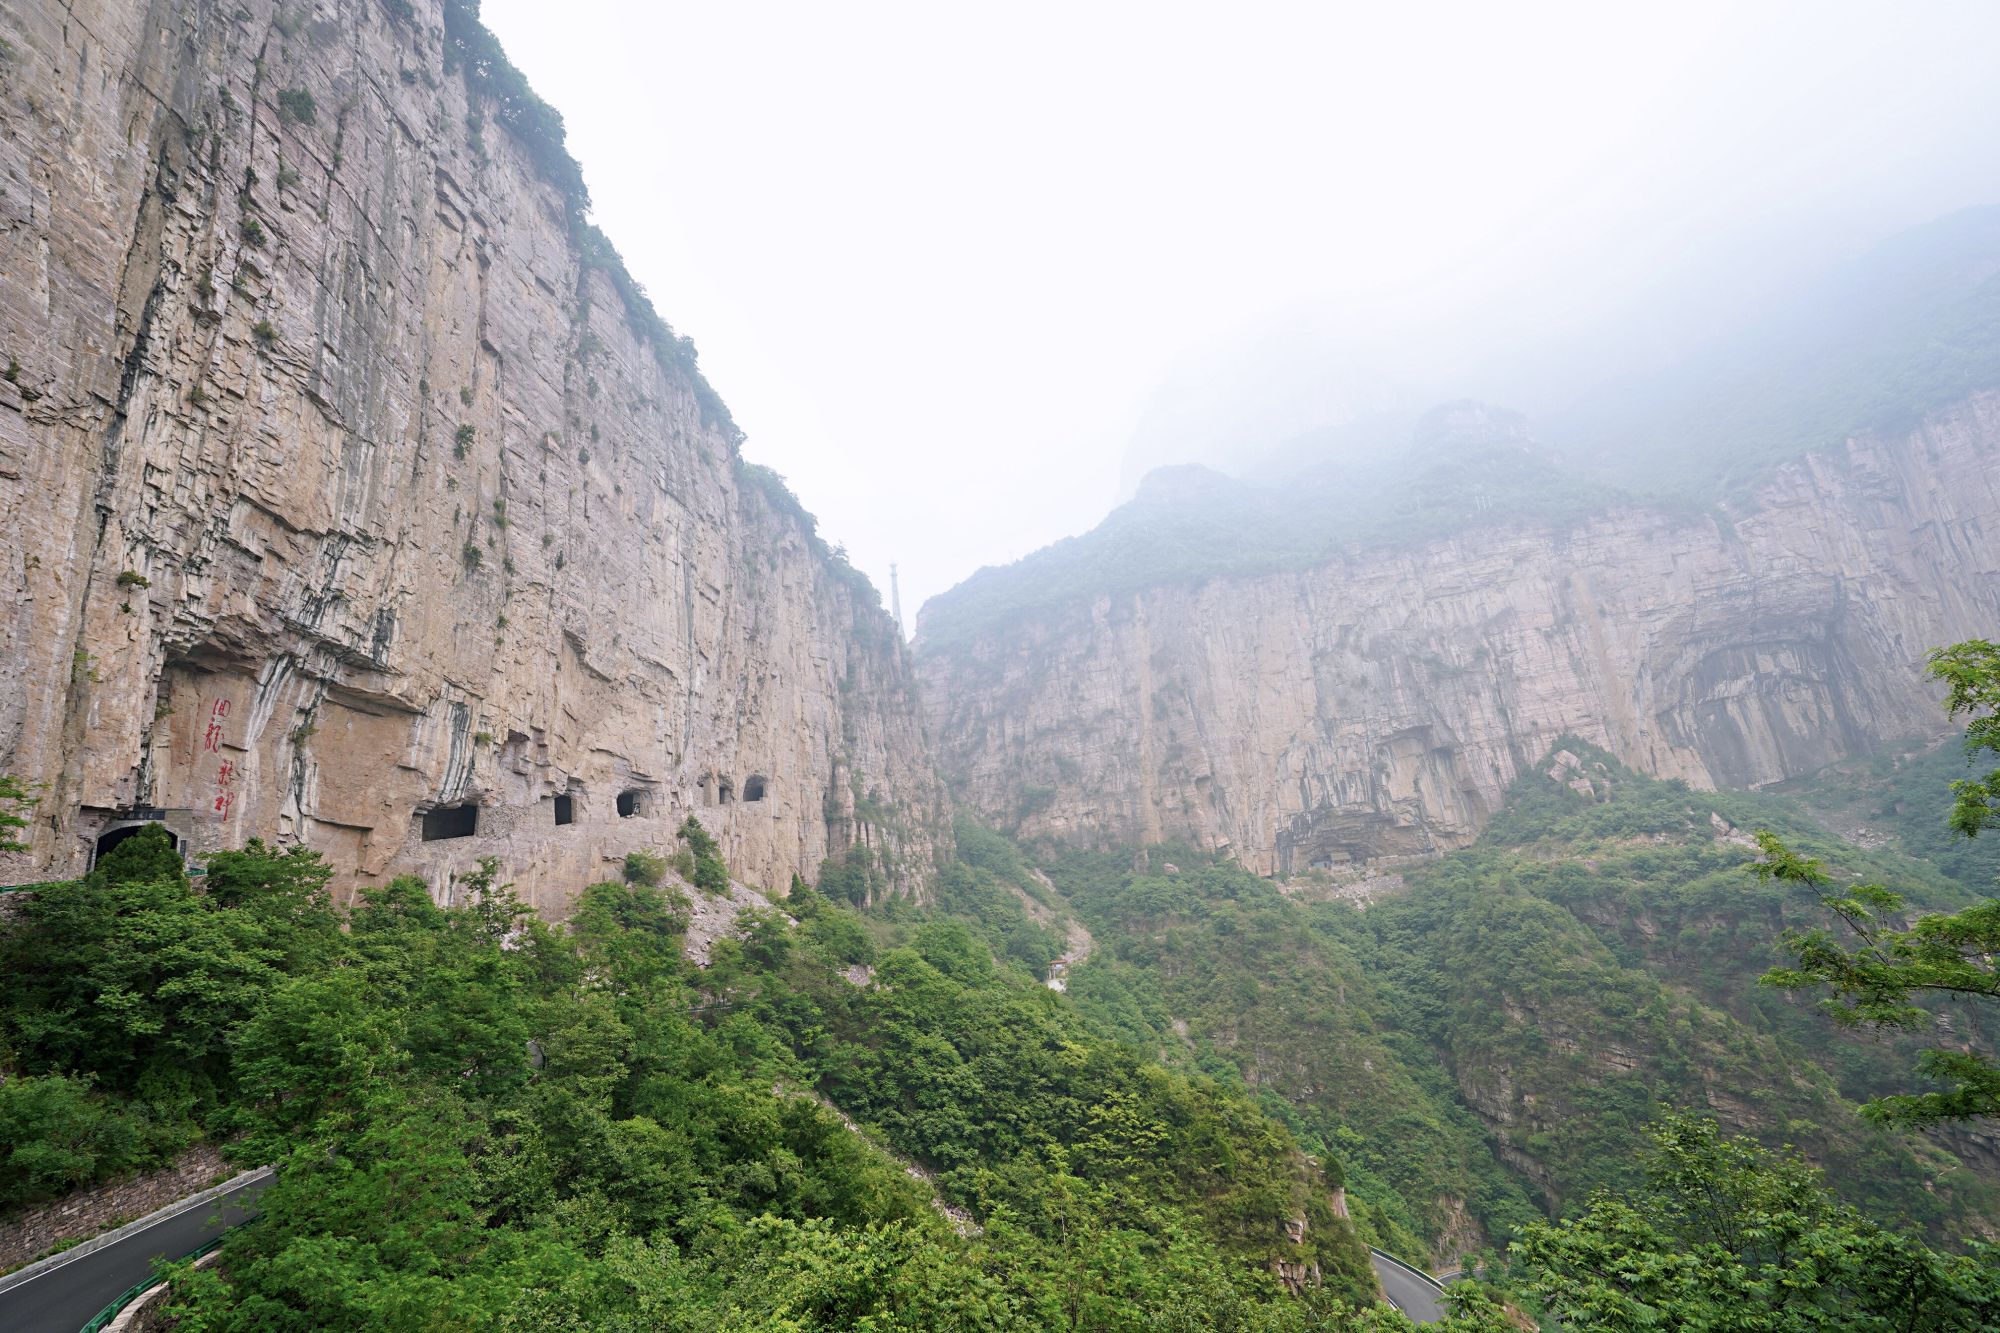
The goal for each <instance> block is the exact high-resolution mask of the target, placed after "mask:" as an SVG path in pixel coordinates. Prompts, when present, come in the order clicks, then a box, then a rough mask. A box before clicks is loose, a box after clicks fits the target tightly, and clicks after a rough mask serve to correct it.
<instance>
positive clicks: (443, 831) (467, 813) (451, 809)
mask: <svg viewBox="0 0 2000 1333" xmlns="http://www.w3.org/2000/svg"><path fill="white" fill-rule="evenodd" d="M477 832H479V807H478V806H476V805H446V806H440V807H438V808H437V809H435V810H426V811H424V813H423V835H424V841H425V842H443V841H445V840H446V839H448V838H469V837H471V836H472V835H473V834H475V833H477Z"/></svg>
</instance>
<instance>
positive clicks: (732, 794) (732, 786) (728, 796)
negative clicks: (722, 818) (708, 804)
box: [715, 778, 736, 805]
mask: <svg viewBox="0 0 2000 1333" xmlns="http://www.w3.org/2000/svg"><path fill="white" fill-rule="evenodd" d="M735 799H736V782H735V780H734V779H732V778H717V779H716V780H715V800H716V804H718V805H728V804H729V803H730V802H731V801H733V800H735Z"/></svg>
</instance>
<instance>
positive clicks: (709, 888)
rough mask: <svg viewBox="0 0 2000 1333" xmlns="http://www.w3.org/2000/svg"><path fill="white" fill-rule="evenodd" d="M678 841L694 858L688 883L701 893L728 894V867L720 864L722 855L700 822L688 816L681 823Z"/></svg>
mask: <svg viewBox="0 0 2000 1333" xmlns="http://www.w3.org/2000/svg"><path fill="white" fill-rule="evenodd" d="M680 839H681V841H682V842H684V843H686V844H687V850H688V855H689V856H691V857H693V858H694V870H693V873H692V874H691V875H689V876H688V882H689V883H690V884H693V885H694V886H695V887H696V888H697V889H700V890H701V891H702V892H703V893H727V892H729V867H728V866H726V865H724V864H723V863H722V854H721V852H720V850H719V849H718V847H717V844H716V841H715V839H714V838H713V837H712V836H710V834H709V832H708V830H707V829H705V828H703V827H702V826H701V821H700V820H699V819H696V818H695V817H694V816H693V815H689V816H688V817H687V818H686V819H685V820H683V821H682V822H681V827H680Z"/></svg>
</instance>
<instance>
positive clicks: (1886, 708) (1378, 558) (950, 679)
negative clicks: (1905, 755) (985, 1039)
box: [919, 395, 2000, 873]
mask: <svg viewBox="0 0 2000 1333" xmlns="http://www.w3.org/2000/svg"><path fill="white" fill-rule="evenodd" d="M1996 536H2000V395H1984V396H1980V397H1977V398H1974V399H1972V400H1969V401H1967V402H1965V403H1963V404H1961V405H1960V406H1958V407H1957V408H1955V409H1953V410H1951V411H1948V412H1944V413H1941V414H1938V415H1935V416H1933V417H1932V418H1931V419H1929V420H1928V421H1926V422H1925V423H1924V424H1923V425H1922V426H1921V427H1920V428H1919V429H1917V430H1915V431H1913V432H1912V433H1910V434H1908V435H1907V436H1904V437H1900V438H1882V439H1878V438H1861V439H1856V440H1853V441H1850V442H1849V443H1848V444H1847V445H1846V446H1844V447H1842V448H1839V449H1836V450H1831V451H1828V452H1826V453H1823V454H1820V455H1816V456H1812V457H1809V458H1805V459H1802V460H1800V461H1798V462H1796V463H1793V464H1790V465H1787V466H1785V467H1783V468H1781V469H1779V470H1778V471H1777V472H1776V473H1775V474H1774V475H1773V476H1772V477H1771V478H1770V479H1769V480H1768V481H1767V482H1766V483H1765V484H1764V485H1763V486H1762V487H1761V489H1760V490H1759V492H1758V494H1757V495H1756V497H1755V501H1754V503H1753V504H1751V505H1748V506H1745V507H1743V508H1742V509H1740V510H1738V511H1736V512H1732V513H1728V514H1726V515H1725V514H1718V515H1715V516H1711V517H1706V518H1700V519H1691V518H1685V517H1675V516H1671V515H1668V514H1666V513H1662V512H1657V511H1653V510H1649V509H1645V508H1636V507H1634V508H1623V509H1618V510H1614V511H1612V512H1608V513H1605V514H1602V515H1600V516H1598V517H1595V518H1592V519H1589V520H1587V521H1584V522H1582V523H1580V524H1577V525H1575V526H1573V527H1570V528H1565V529H1555V528H1551V527H1548V526H1532V525H1522V526H1511V527H1490V528H1484V529H1479V530H1475V531H1470V532H1466V533H1464V534H1462V535H1460V536H1458V537H1455V538H1452V539H1448V540H1440V541H1434V542H1430V543H1428V544H1425V545H1422V546H1418V547H1412V548H1409V549H1403V550H1378V551H1360V550H1356V551H1351V552H1349V553H1348V554H1347V555H1346V556H1345V557H1344V558H1342V559H1339V560H1336V561H1333V562H1331V563H1327V564H1324V565H1321V566H1319V567H1317V568H1313V569H1308V570H1304V571H1302V572H1296V573H1287V574H1282V575H1269V576H1261V577H1248V578H1217V579H1214V580H1211V581H1209V582H1207V583H1205V584H1202V585H1200V586H1171V587H1156V588H1152V589H1148V590H1146V591H1143V592H1139V593H1136V594H1133V595H1129V596H1121V597H1117V598H1112V597H1109V596H1104V597H1099V598H1097V599H1096V600H1095V601H1094V602H1091V603H1089V604H1076V605H1072V606H1070V607H1068V608H1067V609H1064V610H1061V611H1056V612H1051V613H1048V614H1044V615H1041V616H1038V617H1035V618H1030V619H1026V620H1024V621H1021V622H1017V623H1014V624H1011V625H1009V626H1008V627H1007V629H1006V630H1005V632H1004V633H1001V632H996V633H991V634H988V635H986V636H985V637H984V638H982V639H979V640H976V641H974V642H973V643H971V644H970V645H969V646H965V647H952V648H949V649H939V650H937V651H932V652H925V651H924V648H923V645H922V642H921V638H920V641H919V657H920V664H919V671H920V675H921V676H922V678H923V684H924V694H925V706H926V709H927V711H928V714H929V716H930V719H931V734H932V736H933V739H934V740H935V742H936V743H937V744H938V746H939V750H940V754H941V764H942V766H943V767H944V768H945V769H946V771H947V773H948V774H949V775H951V776H952V777H953V778H954V779H955V781H956V783H957V790H958V792H959V794H960V796H961V798H962V799H964V800H966V801H968V802H969V803H970V804H972V805H973V806H974V807H975V808H976V809H978V810H979V811H981V812H982V813H983V814H984V815H985V816H986V817H987V818H988V819H990V820H993V821H995V822H998V823H1001V824H1003V825H1008V826H1016V825H1018V827H1019V828H1020V829H1021V831H1022V832H1024V833H1025V834H1027V835H1029V836H1047V837H1054V838H1057V839H1062V840H1067V841H1071V842H1082V843H1112V842H1155V841H1160V840H1165V839H1185V840H1189V841H1192V842H1195V843H1197V844H1199V845H1202V846H1206V847H1213V848H1223V847H1226V848H1228V849H1230V850H1231V851H1232V852H1233V853H1234V854H1235V856H1236V857H1237V858H1238V859H1239V860H1240V861H1241V862H1242V863H1243V864H1244V865H1246V866H1248V867H1250V868H1251V869H1253V870H1256V871H1259V872H1262V873H1291V872H1295V871H1304V870H1307V869H1310V868H1314V867H1318V868H1334V867H1339V866H1343V865H1351V864H1356V863H1362V862H1368V861H1374V860H1377V859H1380V858H1384V857H1397V856H1408V855H1424V854H1433V853H1436V852H1438V851H1442V850H1446V849H1449V848H1452V847H1455V846H1459V845H1462V844H1464V843H1465V842H1467V841H1469V840H1470V839H1471V838H1473V837H1474V836H1475V835H1476V834H1477V833H1478V831H1479V829H1480V828H1481V826H1482V825H1483V823H1484V821H1485V820H1486V818H1487V817H1488V816H1489V815H1490V814H1491V813H1492V812H1493V811H1494V810H1495V809H1496V808H1497V807H1498V805H1499V804H1500V802H1501V799H1502V794H1503V793H1504V791H1505V789H1506V787H1507V785H1508V784H1509V783H1510V782H1512V781H1513V779H1514V777H1515V775H1516V774H1518V773H1520V772H1521V771H1522V770H1523V768H1524V767H1525V766H1526V765H1529V764H1532V763H1534V762H1536V761H1538V760H1539V759H1540V758H1541V757H1542V756H1543V755H1544V754H1545V753H1546V752H1547V751H1548V749H1549V747H1550V745H1551V743H1552V742H1553V741H1554V740H1555V739H1556V738H1557V737H1558V736H1560V735H1562V734H1563V733H1565V732H1567V733H1573V734H1575V735H1578V736H1581V737H1583V738H1584V739H1586V740H1589V741H1592V742H1594V743H1596V744H1598V745H1601V746H1603V747H1604V748H1605V749H1607V750H1610V751H1611V752H1612V753H1614V754H1616V755H1617V756H1619V757H1620V758H1621V759H1623V760H1625V761H1626V762H1627V763H1630V764H1632V765H1633V766H1635V767H1637V768H1639V769H1641V770H1643V771H1645V772H1648V773H1651V774H1654V775H1656V776H1661V777H1679V778H1684V779H1686V780H1687V781H1689V782H1690V783H1692V784H1694V785H1696V786H1702V787H1708V786H1717V785H1720V786H1732V787H1747V786H1757V785H1760V784H1763V783H1769V782H1774V781H1777V780H1779V779H1782V778H1787V777H1791V776H1794V775H1797V774H1800V773H1804V772H1808V771H1810V770H1812V769H1814V768H1817V767H1819V766H1821V765H1823V764H1825V763H1828V762H1830V761H1831V760H1834V759H1836V758H1839V757H1841V756H1843V755H1847V754H1851V753H1853V752H1855V751H1856V750H1857V749H1860V748H1862V747H1865V746H1868V745H1870V744H1871V743H1874V742H1878V741H1882V740H1887V739H1892V738H1899V737H1903V736H1908V735H1912V734H1919V733H1935V732H1936V731H1938V730H1939V729H1940V728H1941V727H1942V726H1943V724H1944V720H1943V716H1942V713H1941V712H1940V710H1939V709H1938V706H1937V699H1938V697H1939V696H1938V693H1937V692H1936V691H1935V690H1934V689H1932V688H1931V687H1929V686H1928V685H1926V684H1925V683H1924V681H1923V679H1922V674H1921V666H1922V663H1923V658H1924V654H1925V651H1926V650H1927V649H1929V648H1931V647H1934V646H1937V645H1940V644H1944V643H1948V642H1952V641H1954V640H1958V639H1962V638H1966V637H1970V636H1974V635H1980V636H1988V635H1991V634H1992V633H1993V632H1994V630H1995V628H1996V627H2000V541H1996Z"/></svg>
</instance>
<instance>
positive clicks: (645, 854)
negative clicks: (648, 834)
mask: <svg viewBox="0 0 2000 1333" xmlns="http://www.w3.org/2000/svg"><path fill="white" fill-rule="evenodd" d="M666 874H667V858H666V857H664V856H661V855H660V854H659V853H658V852H649V851H646V850H644V849H643V848H642V849H640V850H639V851H636V852H627V853H625V882H626V883H627V884H643V885H645V886H646V887H647V888H649V889H656V888H658V887H659V886H660V881H661V880H662V879H664V878H666Z"/></svg>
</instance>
